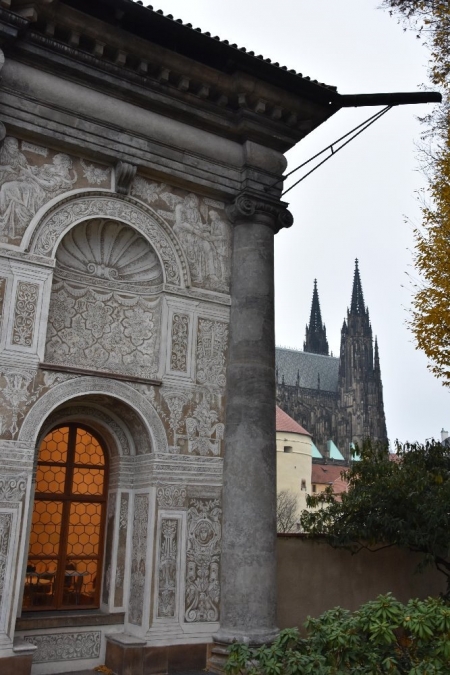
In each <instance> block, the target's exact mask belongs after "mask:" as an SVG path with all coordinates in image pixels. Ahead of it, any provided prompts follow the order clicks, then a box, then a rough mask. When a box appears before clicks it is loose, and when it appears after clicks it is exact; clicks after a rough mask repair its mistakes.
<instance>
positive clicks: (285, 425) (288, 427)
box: [276, 406, 311, 436]
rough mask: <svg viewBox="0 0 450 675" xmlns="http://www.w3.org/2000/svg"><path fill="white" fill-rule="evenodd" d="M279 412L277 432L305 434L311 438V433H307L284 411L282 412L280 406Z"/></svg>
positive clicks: (277, 408)
mask: <svg viewBox="0 0 450 675" xmlns="http://www.w3.org/2000/svg"><path fill="white" fill-rule="evenodd" d="M276 410H277V431H288V432H290V433H291V434H303V435H304V436H311V434H310V433H309V431H306V429H304V428H303V427H302V426H300V424H298V422H296V421H295V420H293V419H292V417H289V415H288V414H287V413H285V412H284V410H281V408H279V407H278V406H277V407H276Z"/></svg>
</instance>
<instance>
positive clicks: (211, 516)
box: [185, 499, 222, 623]
mask: <svg viewBox="0 0 450 675" xmlns="http://www.w3.org/2000/svg"><path fill="white" fill-rule="evenodd" d="M221 515H222V510H221V508H220V502H219V500H218V499H191V500H190V501H189V508H188V542H187V554H186V598H185V603H186V605H185V606H186V609H185V621H186V622H187V623H194V622H205V621H217V620H218V618H219V601H220V543H221V539H222V529H221V524H220V522H221Z"/></svg>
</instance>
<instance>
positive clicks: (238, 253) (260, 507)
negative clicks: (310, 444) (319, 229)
mask: <svg viewBox="0 0 450 675" xmlns="http://www.w3.org/2000/svg"><path fill="white" fill-rule="evenodd" d="M228 215H229V217H230V219H231V221H232V222H233V223H234V243H233V258H232V279H231V299H232V304H231V321H230V348H229V361H228V371H227V392H226V395H227V408H226V426H225V456H224V492H223V548H222V593H221V616H220V630H219V632H218V633H217V634H216V636H215V640H216V641H217V642H219V643H230V642H232V641H233V640H235V639H237V640H239V641H249V642H250V643H251V644H261V643H265V642H270V641H271V640H273V639H274V638H275V637H276V635H277V631H278V629H277V627H276V550H275V547H276V451H275V332H274V268H273V266H274V234H275V233H276V232H278V231H279V230H280V229H281V228H282V227H289V226H290V225H292V222H293V219H292V215H291V214H290V213H289V211H287V210H286V209H285V205H283V204H280V203H276V202H275V203H274V202H270V201H266V200H264V199H259V198H258V197H254V196H253V195H248V194H241V195H239V196H238V197H237V199H236V200H235V202H234V204H233V205H232V206H231V207H229V214H228Z"/></svg>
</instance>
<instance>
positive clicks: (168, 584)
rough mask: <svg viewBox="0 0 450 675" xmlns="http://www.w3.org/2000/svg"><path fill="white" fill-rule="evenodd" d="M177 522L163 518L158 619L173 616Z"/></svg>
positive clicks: (176, 582)
mask: <svg viewBox="0 0 450 675" xmlns="http://www.w3.org/2000/svg"><path fill="white" fill-rule="evenodd" d="M178 524H179V520H175V519H173V520H172V519H169V518H163V519H162V520H161V533H160V542H159V563H158V605H157V617H158V618H160V619H161V618H171V617H174V616H175V602H176V596H177V585H178V578H177V576H178V575H177V559H178V529H179V525H178Z"/></svg>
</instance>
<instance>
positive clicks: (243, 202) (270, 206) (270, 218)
mask: <svg viewBox="0 0 450 675" xmlns="http://www.w3.org/2000/svg"><path fill="white" fill-rule="evenodd" d="M226 211H227V215H228V218H229V219H230V220H231V222H232V223H236V222H242V221H246V220H247V221H249V222H254V221H258V220H260V221H262V222H264V223H265V224H266V225H269V226H270V227H271V228H272V229H273V231H274V234H276V233H277V232H279V231H280V230H282V229H283V228H284V227H291V225H292V224H293V222H294V217H293V215H292V213H291V212H290V211H288V210H287V208H286V204H285V203H284V202H273V201H270V200H268V199H265V198H264V197H263V196H260V195H254V194H252V193H250V192H241V193H240V194H238V196H237V197H236V199H235V200H234V202H233V203H232V204H229V205H228V206H227V208H226Z"/></svg>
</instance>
